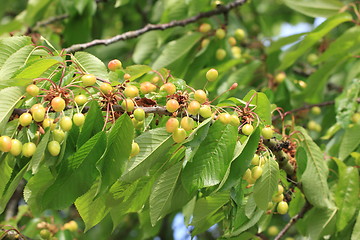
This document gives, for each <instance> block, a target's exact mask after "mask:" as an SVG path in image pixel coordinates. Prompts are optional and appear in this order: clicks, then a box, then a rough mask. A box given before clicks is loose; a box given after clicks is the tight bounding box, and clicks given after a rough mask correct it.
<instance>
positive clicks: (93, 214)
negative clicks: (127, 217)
mask: <svg viewBox="0 0 360 240" xmlns="http://www.w3.org/2000/svg"><path fill="white" fill-rule="evenodd" d="M99 185H100V183H99V181H96V182H95V183H94V185H92V187H91V188H90V189H89V191H87V192H86V193H85V194H84V195H82V196H81V197H79V198H78V199H76V201H75V206H76V209H77V210H78V212H79V214H80V216H81V218H82V220H83V221H84V223H85V230H84V232H86V231H88V230H89V229H90V228H92V227H93V226H95V225H96V224H98V223H99V222H100V221H101V220H102V219H104V217H105V216H106V215H107V214H108V213H109V211H110V209H109V208H108V207H107V206H106V198H105V197H103V196H101V197H97V198H95V196H96V194H97V191H98V188H99Z"/></svg>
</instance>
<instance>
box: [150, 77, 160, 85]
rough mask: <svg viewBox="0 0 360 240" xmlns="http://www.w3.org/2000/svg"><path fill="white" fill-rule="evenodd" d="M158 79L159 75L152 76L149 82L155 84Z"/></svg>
mask: <svg viewBox="0 0 360 240" xmlns="http://www.w3.org/2000/svg"><path fill="white" fill-rule="evenodd" d="M159 80H160V78H159V76H154V77H153V78H152V79H151V82H152V83H155V84H156V83H157V82H159Z"/></svg>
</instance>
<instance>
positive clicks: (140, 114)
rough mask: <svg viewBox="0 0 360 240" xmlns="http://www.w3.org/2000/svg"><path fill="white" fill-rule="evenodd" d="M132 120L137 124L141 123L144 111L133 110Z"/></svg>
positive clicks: (140, 109)
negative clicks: (137, 122)
mask: <svg viewBox="0 0 360 240" xmlns="http://www.w3.org/2000/svg"><path fill="white" fill-rule="evenodd" d="M134 118H135V119H136V120H137V121H139V122H141V121H143V120H144V119H145V111H144V109H142V108H137V109H135V111H134Z"/></svg>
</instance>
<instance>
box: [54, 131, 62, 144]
mask: <svg viewBox="0 0 360 240" xmlns="http://www.w3.org/2000/svg"><path fill="white" fill-rule="evenodd" d="M52 133H53V138H54V140H55V141H58V142H59V143H61V142H62V141H63V140H64V139H65V133H64V131H63V130H61V129H55V130H54V131H53V132H52Z"/></svg>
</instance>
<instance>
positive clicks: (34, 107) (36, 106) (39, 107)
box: [30, 103, 45, 113]
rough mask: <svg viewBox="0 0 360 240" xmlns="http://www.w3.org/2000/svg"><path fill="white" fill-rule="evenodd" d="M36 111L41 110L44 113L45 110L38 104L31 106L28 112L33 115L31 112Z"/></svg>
mask: <svg viewBox="0 0 360 240" xmlns="http://www.w3.org/2000/svg"><path fill="white" fill-rule="evenodd" d="M36 109H43V110H44V111H45V108H44V107H43V105H41V104H40V103H37V104H34V105H32V107H31V108H30V112H31V113H33V111H35V110H36Z"/></svg>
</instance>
